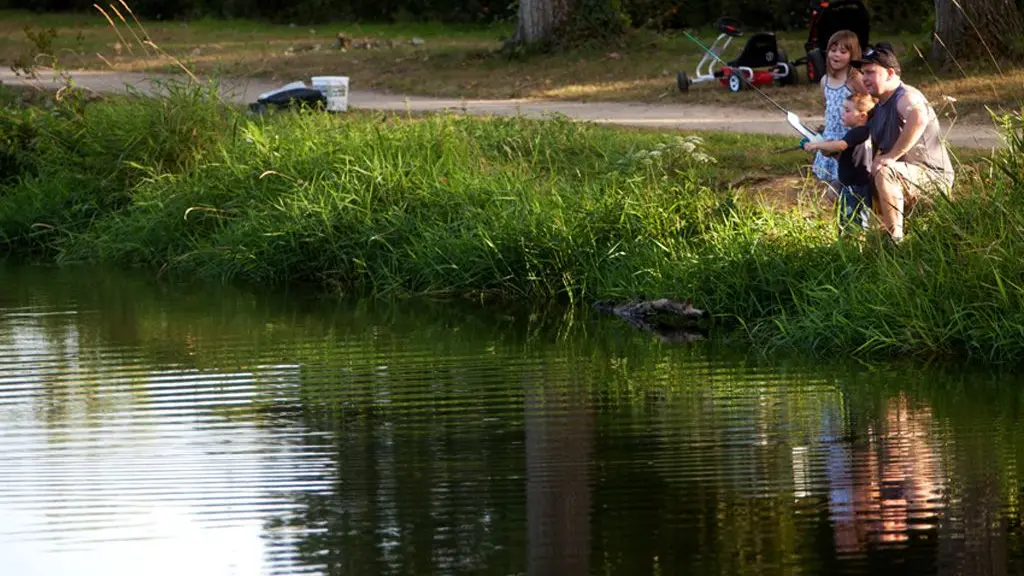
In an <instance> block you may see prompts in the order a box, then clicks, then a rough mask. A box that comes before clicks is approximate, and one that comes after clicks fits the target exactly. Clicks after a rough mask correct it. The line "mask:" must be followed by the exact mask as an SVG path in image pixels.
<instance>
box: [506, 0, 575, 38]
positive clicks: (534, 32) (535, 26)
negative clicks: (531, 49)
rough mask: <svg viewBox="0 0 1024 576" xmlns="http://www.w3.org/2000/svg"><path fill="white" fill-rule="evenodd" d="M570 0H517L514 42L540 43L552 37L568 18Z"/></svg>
mask: <svg viewBox="0 0 1024 576" xmlns="http://www.w3.org/2000/svg"><path fill="white" fill-rule="evenodd" d="M571 5H572V0H519V29H518V30H517V31H516V42H518V43H520V44H540V43H543V42H547V41H548V40H551V39H552V38H553V37H554V34H555V33H556V32H558V29H559V28H560V27H561V26H562V25H563V24H565V22H566V20H568V18H569V13H570V12H571V8H572V6H571Z"/></svg>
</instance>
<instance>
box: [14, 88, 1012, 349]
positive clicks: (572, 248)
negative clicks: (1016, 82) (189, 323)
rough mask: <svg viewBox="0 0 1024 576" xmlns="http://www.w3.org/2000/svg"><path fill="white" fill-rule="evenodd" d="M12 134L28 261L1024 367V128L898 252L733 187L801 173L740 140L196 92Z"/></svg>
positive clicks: (21, 119) (19, 114) (22, 245)
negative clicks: (648, 308) (246, 104)
mask: <svg viewBox="0 0 1024 576" xmlns="http://www.w3.org/2000/svg"><path fill="white" fill-rule="evenodd" d="M0 118H2V120H0V163H2V164H3V166H2V172H0V173H3V174H7V175H8V176H7V177H6V178H5V179H4V180H3V183H2V184H0V186H2V187H0V246H2V248H3V249H4V250H5V251H7V252H9V253H11V254H14V255H17V256H21V257H28V258H34V259H39V260H43V261H51V260H56V261H60V262H78V261H90V262H107V263H118V264H122V265H135V266H143V267H148V268H151V269H154V270H161V271H162V273H170V274H185V275H189V276H193V277H205V278H211V279H240V280H245V281H250V282H259V283H265V284H274V283H277V284H282V283H296V282H307V283H314V284H317V285H321V286H325V287H328V288H329V289H332V290H346V291H347V290H369V291H373V292H375V293H377V294H378V295H382V296H401V295H405V294H444V295H457V296H472V297H491V298H494V299H500V298H505V299H515V300H521V301H547V300H550V299H562V300H564V301H566V302H574V303H577V304H582V303H588V302H590V301H592V300H594V299H598V298H625V297H629V296H632V295H636V294H640V293H643V294H647V295H658V296H667V297H674V298H678V299H684V298H693V299H694V301H695V303H696V305H697V306H699V307H702V308H706V309H708V310H710V311H712V312H713V313H715V314H716V315H717V316H718V317H719V319H720V320H721V321H722V329H729V328H730V327H731V328H735V329H737V330H739V333H740V334H742V335H744V336H745V337H749V338H751V339H752V340H753V342H754V343H755V344H756V345H758V346H761V347H764V348H770V347H773V346H795V347H799V348H805V349H814V350H818V351H821V352H830V351H843V352H852V351H857V352H858V353H861V354H906V353H909V354H922V355H931V354H939V355H945V354H967V353H969V354H974V355H980V356H982V357H987V358H992V359H999V360H1008V361H1009V360H1017V359H1019V358H1021V357H1022V355H1024V337H1022V336H1024V306H1022V304H1024V300H1022V298H1024V290H1022V288H1021V287H1022V286H1024V269H1022V268H1021V267H1020V266H1019V265H1018V264H1017V260H1018V258H1019V255H1020V254H1021V253H1024V236H1022V235H1021V234H1020V230H1022V229H1024V196H1022V194H1021V192H1022V191H1024V178H1022V166H1021V164H1020V159H1019V158H1020V154H1021V153H1022V152H1024V145H1022V143H1021V140H1020V133H1021V132H1020V131H1021V124H1020V117H1019V116H1017V117H1016V121H1017V124H1016V127H1015V128H1013V130H1015V132H1013V133H1014V134H1015V135H1016V136H1015V139H1011V142H1010V146H1008V147H1007V149H1006V150H1005V151H1004V153H1003V155H1001V156H999V157H996V158H994V159H993V162H991V163H988V162H982V163H981V164H980V167H981V168H982V170H983V171H984V170H987V172H984V173H983V175H982V176H979V177H977V178H975V177H973V176H969V175H967V174H969V173H968V172H966V171H965V172H964V174H965V177H964V179H963V181H962V186H961V188H960V189H959V191H958V198H957V200H956V201H955V202H953V203H946V202H940V203H939V204H938V205H937V206H936V207H935V208H934V209H933V210H931V211H930V212H927V213H922V214H917V215H915V216H914V217H913V218H912V219H911V221H910V230H909V238H908V240H907V242H906V243H905V244H904V245H902V246H901V247H900V248H899V249H898V250H895V251H893V250H888V249H885V248H884V247H883V246H881V245H880V244H879V243H877V242H874V241H871V240H868V241H865V242H860V241H857V242H848V241H838V240H837V238H836V235H835V232H834V230H833V226H832V224H831V221H830V220H829V219H828V218H827V215H823V216H826V217H809V214H812V213H813V211H810V210H779V209H777V208H769V207H766V206H763V205H759V204H757V203H754V202H750V201H749V196H746V195H745V194H744V193H743V192H742V191H740V190H729V189H726V188H724V187H723V186H722V183H723V182H724V181H727V180H730V179H734V178H736V177H737V176H738V175H739V173H740V172H749V171H751V170H753V169H754V167H755V166H758V165H759V164H761V163H763V162H765V161H766V160H767V159H769V158H772V159H775V160H773V161H774V162H776V164H774V165H768V166H767V167H764V166H761V168H767V169H768V171H769V172H771V171H772V170H779V169H781V168H783V167H784V166H785V163H786V162H799V161H801V160H803V159H802V158H800V155H799V153H796V154H795V156H794V155H781V156H778V155H774V154H773V153H772V152H771V147H773V146H781V145H785V144H786V143H789V144H791V142H790V140H789V139H775V140H771V139H768V138H767V137H757V138H759V139H763V141H760V146H759V148H760V151H759V152H758V153H757V154H759V155H754V156H750V157H746V156H745V154H744V153H743V152H742V149H741V148H740V147H737V146H735V144H736V143H735V142H733V144H734V145H733V146H731V147H726V146H724V145H723V143H725V142H727V141H728V139H736V138H740V137H738V136H716V137H714V139H709V140H707V141H704V142H701V141H699V140H696V139H695V138H693V137H681V136H678V135H676V134H672V133H667V132H641V131H625V130H619V129H613V128H606V127H599V126H595V125H584V124H578V123H573V122H570V121H568V120H565V119H558V118H555V119H551V120H548V121H533V120H525V119H507V118H506V119H482V118H463V117H456V116H428V117H420V118H403V117H401V116H394V115H381V114H353V115H348V116H344V117H337V116H330V115H325V114H319V113H307V114H292V113H284V114H277V115H273V116H270V117H264V118H251V117H247V116H245V115H243V114H241V113H239V112H238V111H236V110H233V109H231V108H228V107H225V106H220V105H218V104H216V103H213V102H211V100H210V99H209V97H208V92H206V91H203V90H197V89H191V88H189V89H181V90H178V91H176V92H175V93H174V94H173V95H172V96H171V97H170V98H164V99H142V98H139V99H135V98H119V99H114V100H108V101H105V102H100V103H94V104H89V105H83V104H81V103H77V102H76V101H75V100H74V99H70V100H67V101H65V102H63V103H60V104H58V105H57V106H56V107H55V108H54V109H53V110H52V111H48V110H46V109H45V108H36V107H32V108H28V109H18V108H14V107H10V106H9V107H7V108H6V109H5V112H4V114H3V116H2V117H0ZM751 138H753V137H751ZM750 144H751V143H750V142H748V143H747V145H750ZM716 156H717V157H718V162H714V161H713V159H714V157H716ZM779 158H787V160H780V159H779Z"/></svg>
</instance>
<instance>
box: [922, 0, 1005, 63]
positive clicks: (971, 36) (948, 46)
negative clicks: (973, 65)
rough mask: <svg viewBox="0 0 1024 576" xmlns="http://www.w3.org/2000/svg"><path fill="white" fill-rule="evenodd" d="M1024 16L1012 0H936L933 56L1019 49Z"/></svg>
mask: <svg viewBox="0 0 1024 576" xmlns="http://www.w3.org/2000/svg"><path fill="white" fill-rule="evenodd" d="M1022 36H1024V18H1022V17H1021V11H1020V8H1018V7H1017V5H1016V2H1015V0H935V39H934V40H933V42H932V54H931V56H932V59H933V60H935V61H937V62H939V63H949V62H950V61H951V60H953V59H961V58H976V57H989V53H990V52H991V54H997V55H999V57H1004V56H1006V55H1012V54H1014V53H1018V52H1020V51H1021V49H1022V48H1024V46H1021V38H1022Z"/></svg>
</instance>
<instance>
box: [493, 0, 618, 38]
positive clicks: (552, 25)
mask: <svg viewBox="0 0 1024 576" xmlns="http://www.w3.org/2000/svg"><path fill="white" fill-rule="evenodd" d="M627 29H629V16H627V14H626V11H625V9H624V8H623V6H622V2H621V0H519V25H518V27H517V29H516V35H515V37H514V38H513V42H514V43H515V44H518V45H526V46H539V47H551V46H556V45H571V44H576V43H580V42H582V41H586V40H607V39H609V38H614V37H617V36H620V35H621V34H623V33H624V32H625V31H626V30H627Z"/></svg>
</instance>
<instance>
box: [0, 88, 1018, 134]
mask: <svg viewBox="0 0 1024 576" xmlns="http://www.w3.org/2000/svg"><path fill="white" fill-rule="evenodd" d="M71 76H72V77H73V78H74V81H75V83H76V84H78V85H79V86H82V87H84V88H87V89H91V90H95V91H97V92H119V91H124V90H125V88H126V86H128V85H131V86H134V87H135V88H137V89H139V90H140V91H142V92H143V93H155V92H157V91H159V86H157V85H155V84H154V82H153V80H154V79H159V78H164V77H161V76H157V75H153V74H141V73H126V72H111V71H91V70H90V71H86V70H83V71H75V72H72V73H71ZM0 83H4V84H9V85H17V84H36V85H39V86H44V87H51V88H52V87H56V86H59V85H60V84H61V83H60V82H59V80H58V79H55V78H53V75H52V74H50V73H47V72H40V73H39V78H38V80H26V79H24V78H19V77H18V76H16V75H15V74H14V73H13V72H11V71H10V70H3V71H0ZM307 83H308V80H307ZM280 86H281V84H279V83H271V82H268V81H266V80H261V79H245V80H241V79H233V80H227V81H222V89H221V90H222V93H223V94H224V95H225V96H227V97H229V98H230V99H231V100H233V101H235V102H238V103H249V102H254V101H255V100H256V98H257V96H258V95H259V94H261V93H263V92H267V91H270V90H273V89H275V88H279V87H280ZM349 106H350V107H351V108H363V109H375V110H406V109H408V110H411V111H414V112H425V111H440V110H445V109H449V110H457V111H464V112H466V113H471V114H491V115H515V114H522V115H524V116H530V117H542V116H543V115H545V114H563V115H565V116H568V117H570V118H572V119H574V120H581V121H590V122H599V123H606V124H619V125H624V126H638V127H649V128H672V129H680V130H721V131H728V132H744V133H755V134H781V135H789V136H792V137H793V140H794V144H795V142H796V140H798V138H799V137H798V135H797V134H796V133H795V132H794V131H793V129H792V128H790V127H789V125H788V124H786V122H785V121H784V119H783V117H782V115H781V114H779V113H778V112H776V111H775V110H774V109H771V108H768V107H767V105H766V108H765V110H752V109H748V108H738V107H730V106H721V105H706V104H693V105H685V104H643V103H622V102H564V101H557V100H527V99H523V100H459V99H453V98H431V97H426V96H404V95H400V94H386V93H383V92H374V91H367V90H352V91H351V92H350V94H349ZM803 120H804V123H805V124H807V125H809V126H815V125H817V124H820V123H821V122H822V118H821V116H812V117H805V118H804V119H803ZM944 128H946V134H947V138H948V139H949V142H950V143H951V144H953V145H955V146H961V147H969V148H991V147H993V146H998V145H1000V139H999V135H998V134H997V132H996V131H995V130H994V128H993V127H992V126H991V125H984V124H965V123H958V124H956V125H954V126H952V127H951V128H950V127H949V126H948V125H947V126H944Z"/></svg>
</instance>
